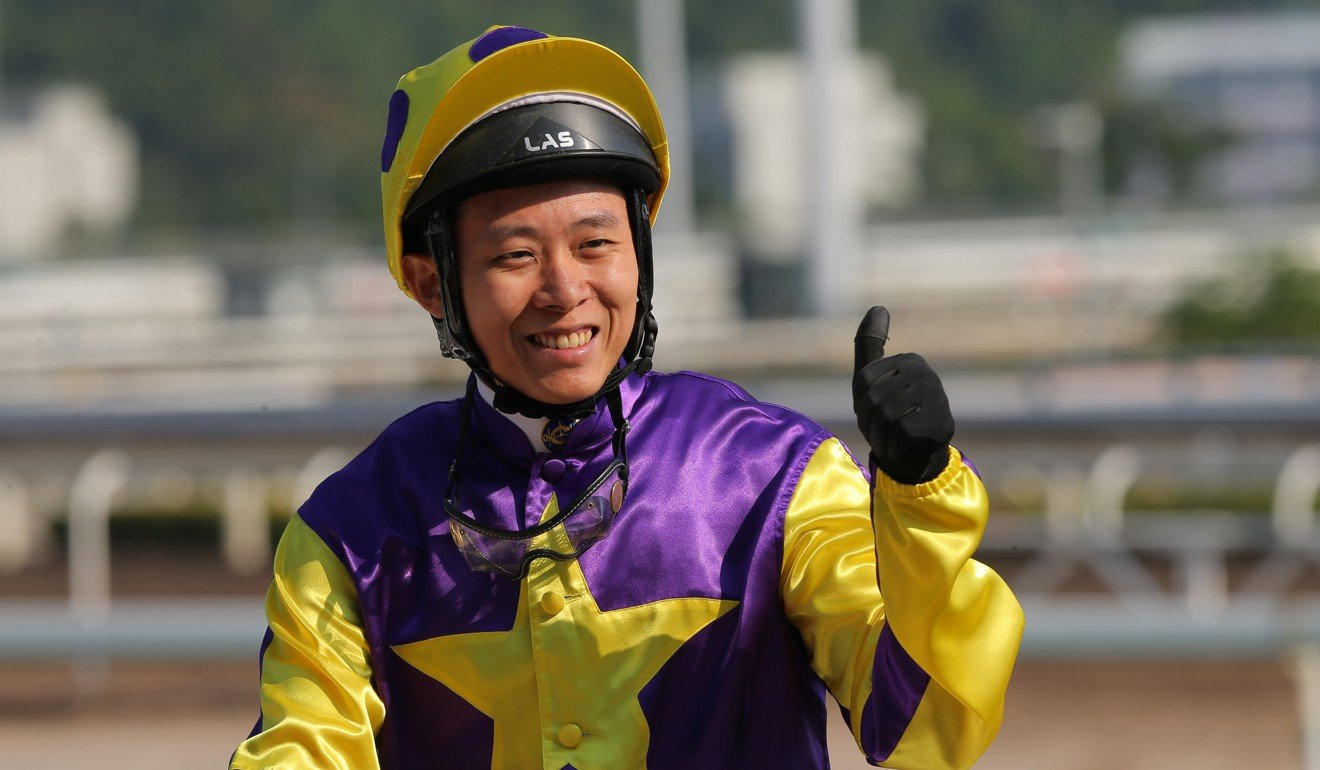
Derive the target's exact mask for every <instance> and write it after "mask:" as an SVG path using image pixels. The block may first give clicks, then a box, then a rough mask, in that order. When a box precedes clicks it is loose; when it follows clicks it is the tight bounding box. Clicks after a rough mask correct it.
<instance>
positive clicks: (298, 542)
mask: <svg viewBox="0 0 1320 770" xmlns="http://www.w3.org/2000/svg"><path fill="white" fill-rule="evenodd" d="M266 617H267V620H268V622H269V624H270V633H269V635H268V639H269V643H268V644H267V646H266V648H265V650H264V651H263V653H262V658H261V721H260V722H259V723H258V725H257V729H256V730H255V731H254V733H253V735H252V736H251V737H250V738H248V739H247V740H246V741H244V742H243V743H242V744H241V745H240V746H239V747H238V750H237V751H236V752H234V756H233V758H232V759H231V760H230V767H231V768H232V770H256V769H257V768H281V769H282V770H283V769H285V768H308V769H309V770H310V769H311V768H316V769H317V770H331V769H338V770H370V769H371V768H378V767H379V766H380V765H379V762H378V761H377V757H376V744H375V734H376V731H377V730H378V729H379V728H380V725H381V723H382V721H383V720H384V718H385V706H384V704H383V703H382V702H381V700H380V698H379V696H378V695H377V694H376V691H375V690H374V689H373V687H372V684H371V660H370V658H369V656H368V652H367V643H366V639H365V637H364V635H363V632H362V626H361V614H360V612H359V609H358V600H357V593H356V591H355V590H354V587H353V583H352V581H351V579H350V577H349V575H348V572H347V570H346V569H345V568H344V566H343V564H342V563H341V562H340V561H339V559H338V558H336V557H335V555H334V553H332V552H331V551H330V549H329V547H327V546H326V544H325V543H324V542H323V541H322V540H321V538H320V537H318V536H317V534H316V533H315V532H313V531H312V530H311V528H309V527H308V526H307V525H306V524H305V523H303V521H302V519H301V518H299V517H297V516H295V517H294V518H293V520H292V521H290V522H289V527H288V528H287V529H286V530H285V531H284V535H283V537H282V538H280V544H279V548H278V549H277V550H276V552H275V579H274V580H273V581H272V582H271V587H270V591H269V592H268V593H267V595H266Z"/></svg>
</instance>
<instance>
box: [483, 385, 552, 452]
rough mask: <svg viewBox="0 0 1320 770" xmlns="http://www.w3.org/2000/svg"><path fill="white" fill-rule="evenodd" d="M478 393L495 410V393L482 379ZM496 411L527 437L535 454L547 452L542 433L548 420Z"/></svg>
mask: <svg viewBox="0 0 1320 770" xmlns="http://www.w3.org/2000/svg"><path fill="white" fill-rule="evenodd" d="M477 393H479V394H481V398H482V399H483V400H484V401H485V402H486V403H487V404H490V405H491V408H492V409H494V404H495V391H494V390H491V388H490V386H488V385H487V384H486V383H484V382H482V381H481V378H480V377H478V378H477ZM495 411H496V412H497V413H499V414H500V415H503V416H504V417H506V418H508V420H509V422H511V423H513V424H514V425H515V426H517V428H518V430H520V431H522V432H523V435H524V436H526V437H527V442H528V443H529V444H531V445H532V451H533V452H544V451H545V446H543V445H542V444H541V433H542V432H543V431H544V430H545V424H546V423H547V422H549V421H548V420H546V419H545V418H544V417H542V418H539V419H538V418H535V417H527V416H525V415H521V414H505V413H504V412H501V411H499V410H498V409H495Z"/></svg>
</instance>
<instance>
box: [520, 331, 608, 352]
mask: <svg viewBox="0 0 1320 770" xmlns="http://www.w3.org/2000/svg"><path fill="white" fill-rule="evenodd" d="M595 336H596V331H595V330H594V329H583V330H582V331H580V332H571V333H569V334H533V335H531V337H530V339H531V341H532V342H535V343H536V344H537V345H540V346H541V347H543V348H550V349H551V350H568V349H570V348H580V347H582V346H583V345H585V344H587V343H588V342H591V340H592V338H593V337H595Z"/></svg>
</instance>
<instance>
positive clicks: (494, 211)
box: [455, 180, 638, 404]
mask: <svg viewBox="0 0 1320 770" xmlns="http://www.w3.org/2000/svg"><path fill="white" fill-rule="evenodd" d="M455 229H456V240H455V247H456V248H455V252H456V258H457V262H458V276H459V286H460V290H461V291H462V292H463V303H464V307H465V309H466V311H467V318H468V323H469V325H470V327H471V333H472V335H473V337H474V338H475V339H476V342H477V346H478V347H479V348H480V349H481V352H482V354H483V355H484V356H485V357H486V362H487V364H488V365H489V366H490V370H491V372H493V373H494V374H495V376H496V377H498V378H499V379H500V381H501V382H503V383H504V384H506V385H509V386H512V387H514V388H517V389H518V390H519V391H521V392H523V393H524V394H526V395H528V396H530V397H532V398H534V399H537V400H538V401H544V402H546V403H551V404H567V403H572V402H574V401H580V400H582V399H584V398H587V397H589V396H591V395H592V394H594V393H595V392H596V391H597V390H598V389H599V388H600V386H601V384H602V383H603V382H604V381H605V378H606V377H607V376H608V375H609V373H610V371H611V370H612V369H613V368H614V366H615V364H617V363H618V360H619V357H620V356H621V355H623V350H624V348H625V347H627V344H628V339H629V337H630V336H631V335H632V330H633V324H634V322H635V320H636V313H637V276H638V273H637V253H636V250H635V249H634V248H633V239H632V230H631V228H630V227H629V224H628V208H627V204H626V202H625V200H624V197H623V194H622V192H620V190H619V189H618V188H616V187H613V186H612V185H609V184H605V183H602V182H594V181H588V180H571V181H562V182H548V183H545V184H539V185H530V186H526V187H515V188H511V189H507V190H495V191H492V192H487V193H482V194H480V195H475V196H473V197H471V198H469V199H467V200H466V201H464V202H463V203H462V204H461V205H460V206H459V209H458V217H457V223H456V228H455Z"/></svg>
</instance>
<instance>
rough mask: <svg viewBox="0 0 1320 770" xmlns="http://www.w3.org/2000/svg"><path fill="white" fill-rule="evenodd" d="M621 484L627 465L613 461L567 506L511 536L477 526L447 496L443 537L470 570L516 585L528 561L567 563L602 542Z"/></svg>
mask: <svg viewBox="0 0 1320 770" xmlns="http://www.w3.org/2000/svg"><path fill="white" fill-rule="evenodd" d="M627 478H628V465H627V463H626V462H624V461H623V460H622V459H620V458H618V457H616V458H615V459H614V460H613V461H611V462H610V464H609V465H608V466H607V467H606V468H605V470H604V471H603V472H602V473H601V474H600V476H597V477H596V480H595V481H593V482H592V483H591V484H590V485H589V486H588V487H587V488H586V489H585V490H583V491H582V493H581V494H580V495H578V497H577V499H576V500H574V501H573V504H572V505H570V506H569V507H567V508H564V509H561V510H560V512H559V513H558V514H556V515H555V516H553V517H551V518H550V519H549V520H548V521H546V522H545V523H543V524H541V525H539V526H537V527H533V528H531V529H529V530H525V531H516V532H511V531H507V530H499V529H493V528H489V527H485V526H482V525H481V524H479V523H477V522H476V521H475V520H473V519H472V517H470V516H468V515H467V514H465V513H462V512H461V511H459V510H458V508H457V506H456V505H455V504H454V499H453V494H452V491H451V495H450V496H449V497H448V498H447V499H446V500H445V512H446V513H447V514H449V532H450V534H451V535H452V536H453V539H454V543H455V544H456V545H457V546H458V548H459V550H460V551H461V552H462V553H463V557H464V558H465V559H466V560H467V563H468V566H470V567H471V568H472V569H474V570H478V571H481V572H493V573H496V574H499V575H503V576H505V577H511V578H514V579H516V580H521V579H522V578H523V576H525V575H526V574H527V570H528V568H529V567H530V565H531V562H532V560H533V559H536V558H538V557H546V558H550V559H558V560H561V561H562V560H566V559H573V558H576V557H577V556H580V555H581V554H582V553H583V552H584V551H586V550H587V549H588V548H590V547H591V546H592V545H593V544H595V543H596V542H598V541H599V540H600V539H601V538H603V537H605V535H606V534H607V533H608V532H609V531H610V525H611V524H612V523H613V522H614V517H615V516H616V515H617V514H618V513H619V509H620V508H622V507H623V500H624V497H625V496H626V495H627V492H628V481H627Z"/></svg>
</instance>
